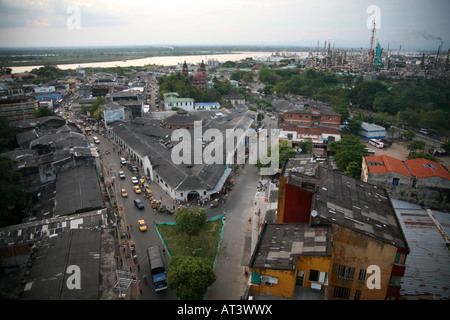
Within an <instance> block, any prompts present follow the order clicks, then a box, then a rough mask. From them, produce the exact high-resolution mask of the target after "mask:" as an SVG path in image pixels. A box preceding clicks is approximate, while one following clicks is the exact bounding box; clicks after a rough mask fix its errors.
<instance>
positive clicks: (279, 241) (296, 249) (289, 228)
mask: <svg viewBox="0 0 450 320" xmlns="http://www.w3.org/2000/svg"><path fill="white" fill-rule="evenodd" d="M313 255H314V256H331V226H320V227H312V226H310V225H309V224H307V223H282V224H270V223H266V224H264V226H263V229H262V230H261V236H260V238H259V240H258V243H257V245H256V248H255V251H254V253H253V256H252V259H251V261H250V267H252V268H265V269H276V270H295V268H296V263H297V256H313Z"/></svg>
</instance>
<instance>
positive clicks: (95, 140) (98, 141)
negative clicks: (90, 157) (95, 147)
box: [92, 137, 100, 144]
mask: <svg viewBox="0 0 450 320" xmlns="http://www.w3.org/2000/svg"><path fill="white" fill-rule="evenodd" d="M92 139H93V140H94V142H95V143H96V144H99V143H100V140H99V139H98V138H97V137H94V138H92Z"/></svg>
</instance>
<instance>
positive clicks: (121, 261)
mask: <svg viewBox="0 0 450 320" xmlns="http://www.w3.org/2000/svg"><path fill="white" fill-rule="evenodd" d="M120 266H123V260H122V258H120Z"/></svg>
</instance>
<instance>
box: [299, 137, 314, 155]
mask: <svg viewBox="0 0 450 320" xmlns="http://www.w3.org/2000/svg"><path fill="white" fill-rule="evenodd" d="M298 147H299V148H301V149H302V153H311V152H312V150H313V147H314V143H313V141H312V139H311V138H308V139H306V140H305V141H300V142H299V143H298Z"/></svg>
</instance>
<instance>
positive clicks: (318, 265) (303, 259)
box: [297, 256, 331, 291]
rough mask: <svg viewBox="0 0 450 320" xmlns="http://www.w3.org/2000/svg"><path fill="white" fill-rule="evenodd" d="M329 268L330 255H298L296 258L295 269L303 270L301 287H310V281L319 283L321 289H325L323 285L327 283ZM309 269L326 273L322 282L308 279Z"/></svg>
mask: <svg viewBox="0 0 450 320" xmlns="http://www.w3.org/2000/svg"><path fill="white" fill-rule="evenodd" d="M330 268H331V257H311V256H299V257H298V259H297V270H304V271H305V276H304V280H303V287H305V288H311V284H312V283H316V284H320V285H321V287H322V289H321V290H322V291H323V290H324V289H325V287H324V286H325V285H327V283H328V277H329V273H330ZM311 270H315V271H320V272H325V273H327V276H326V278H325V279H324V281H323V282H319V281H310V280H309V278H310V273H311Z"/></svg>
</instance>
